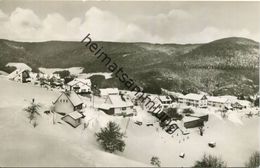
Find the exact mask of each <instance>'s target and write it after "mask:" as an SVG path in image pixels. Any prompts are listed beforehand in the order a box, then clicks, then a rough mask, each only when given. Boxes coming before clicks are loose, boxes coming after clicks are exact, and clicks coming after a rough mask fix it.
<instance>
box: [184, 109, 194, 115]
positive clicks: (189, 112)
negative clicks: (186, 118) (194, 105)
mask: <svg viewBox="0 0 260 168" xmlns="http://www.w3.org/2000/svg"><path fill="white" fill-rule="evenodd" d="M182 113H183V114H194V111H193V110H192V109H191V108H186V109H183V112H182Z"/></svg>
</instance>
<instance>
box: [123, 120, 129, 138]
mask: <svg viewBox="0 0 260 168" xmlns="http://www.w3.org/2000/svg"><path fill="white" fill-rule="evenodd" d="M129 122H130V117H128V120H127V123H126V127H125V133H124V135H126V130H127V128H128V125H129Z"/></svg>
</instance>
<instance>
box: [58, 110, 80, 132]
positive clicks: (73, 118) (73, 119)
mask: <svg viewBox="0 0 260 168" xmlns="http://www.w3.org/2000/svg"><path fill="white" fill-rule="evenodd" d="M82 118H84V115H83V114H81V113H79V112H78V111H74V112H71V113H68V114H67V115H65V116H64V117H62V118H61V119H62V120H63V121H65V122H66V123H68V124H70V125H71V126H72V127H74V128H76V127H78V126H79V125H80V124H81V119H82Z"/></svg>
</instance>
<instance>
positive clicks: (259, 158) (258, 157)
mask: <svg viewBox="0 0 260 168" xmlns="http://www.w3.org/2000/svg"><path fill="white" fill-rule="evenodd" d="M245 166H246V167H249V168H257V167H259V166H260V153H259V152H254V153H253V154H252V155H251V156H250V158H249V161H248V162H247V163H246V164H245Z"/></svg>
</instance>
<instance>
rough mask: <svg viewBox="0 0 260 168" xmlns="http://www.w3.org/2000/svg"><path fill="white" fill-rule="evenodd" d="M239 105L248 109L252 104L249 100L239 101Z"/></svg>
mask: <svg viewBox="0 0 260 168" xmlns="http://www.w3.org/2000/svg"><path fill="white" fill-rule="evenodd" d="M238 103H239V104H241V105H242V106H246V107H249V106H250V105H251V102H250V101H248V100H238Z"/></svg>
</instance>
